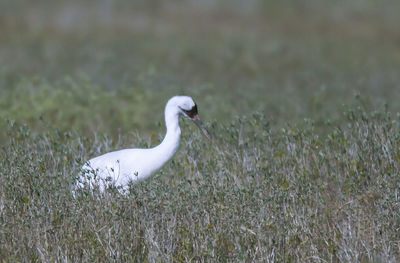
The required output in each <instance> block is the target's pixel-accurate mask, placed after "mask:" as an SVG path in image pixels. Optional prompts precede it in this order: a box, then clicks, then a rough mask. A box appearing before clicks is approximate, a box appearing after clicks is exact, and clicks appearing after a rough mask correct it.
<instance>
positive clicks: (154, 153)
mask: <svg viewBox="0 0 400 263" xmlns="http://www.w3.org/2000/svg"><path fill="white" fill-rule="evenodd" d="M179 115H183V116H185V117H187V118H189V119H192V120H193V121H194V122H195V123H196V124H197V125H198V126H199V127H200V128H201V129H202V130H203V132H204V134H205V135H206V136H207V137H208V136H209V135H208V132H207V130H206V129H205V128H204V127H203V125H202V122H201V121H200V119H199V118H198V115H197V106H196V104H195V103H194V101H193V99H192V98H190V97H187V96H175V97H172V98H171V99H170V100H169V101H168V102H167V105H166V107H165V124H166V128H167V133H166V135H165V138H164V139H163V141H162V142H161V144H160V145H158V146H156V147H154V148H149V149H124V150H119V151H115V152H110V153H106V154H103V155H101V156H98V157H95V158H93V159H90V160H89V161H87V162H86V164H85V165H84V166H83V167H82V171H81V174H80V176H79V181H78V186H79V187H83V186H85V185H89V186H90V187H93V186H95V185H98V186H99V188H100V189H101V190H103V189H104V188H107V187H108V186H110V185H112V186H117V187H122V188H123V189H125V188H126V187H127V186H128V184H129V183H130V182H132V183H136V182H138V181H141V180H143V179H146V178H147V177H149V176H150V175H152V174H153V173H154V172H155V171H157V170H158V169H160V168H161V167H162V166H163V165H164V164H165V163H166V162H167V161H168V160H169V159H171V158H172V156H173V155H174V154H175V152H176V150H177V149H178V146H179V140H180V135H181V130H180V128H179Z"/></svg>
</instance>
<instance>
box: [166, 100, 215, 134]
mask: <svg viewBox="0 0 400 263" xmlns="http://www.w3.org/2000/svg"><path fill="white" fill-rule="evenodd" d="M171 100H174V101H175V102H176V106H177V107H178V110H179V114H180V115H182V116H184V117H186V118H188V119H191V120H192V121H193V122H194V123H195V124H196V125H197V127H199V128H200V130H201V131H202V132H203V134H204V135H205V136H206V137H207V138H208V139H210V138H211V136H210V133H209V132H208V131H207V129H206V128H205V126H204V124H203V122H202V121H201V120H200V118H199V113H198V111H197V105H196V103H195V102H194V100H193V99H192V98H191V97H189V96H175V97H173V98H171ZM171 100H170V101H171Z"/></svg>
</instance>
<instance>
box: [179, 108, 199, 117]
mask: <svg viewBox="0 0 400 263" xmlns="http://www.w3.org/2000/svg"><path fill="white" fill-rule="evenodd" d="M182 110H183V112H185V113H186V115H187V116H189V118H191V119H193V117H194V116H196V115H197V105H196V104H195V105H194V106H193V107H192V109H191V110H184V109H182Z"/></svg>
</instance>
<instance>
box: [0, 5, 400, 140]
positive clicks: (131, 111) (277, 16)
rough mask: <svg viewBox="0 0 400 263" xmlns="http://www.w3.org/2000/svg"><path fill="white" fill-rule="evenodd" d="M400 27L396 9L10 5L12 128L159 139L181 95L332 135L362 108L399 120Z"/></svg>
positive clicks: (223, 115) (220, 109) (4, 62)
mask: <svg viewBox="0 0 400 263" xmlns="http://www.w3.org/2000/svg"><path fill="white" fill-rule="evenodd" d="M399 13H400V2H399V1H396V0H384V1H373V0H355V1H345V0H335V1H315V0H309V1H303V0H300V1H299V0H296V1H294V0H293V1H290V0H286V1H270V0H265V1H262V0H259V1H257V0H251V1H239V0H237V1H223V0H220V1H210V0H203V1H194V0H192V1H168V2H167V1H156V0H152V1H113V0H101V1H90V0H87V1H77V0H76V1H56V2H54V1H47V0H41V1H34V2H32V1H28V0H25V1H24V0H20V1H2V2H1V3H0V32H1V34H0V118H1V119H12V120H17V121H18V122H20V123H27V124H28V125H29V126H30V127H31V128H32V129H33V130H36V131H41V130H42V127H48V126H52V127H57V128H59V129H61V130H71V129H72V130H75V131H77V132H79V133H81V134H87V135H90V134H93V132H101V133H102V132H104V133H107V134H110V135H112V136H116V135H117V134H120V133H126V132H130V131H139V132H140V133H142V134H149V133H152V132H160V127H159V126H160V124H162V123H163V115H162V110H163V107H164V104H165V102H166V100H167V99H168V98H169V97H170V96H172V95H175V94H187V95H191V96H193V97H194V98H195V100H196V101H197V103H198V104H199V110H200V114H201V115H202V116H203V119H205V120H208V121H217V122H221V123H230V122H231V119H232V118H233V117H234V116H238V115H240V116H241V115H249V114H251V113H253V112H255V111H261V112H265V113H266V115H267V116H268V118H269V119H270V121H271V123H272V125H276V127H280V126H281V125H282V124H285V123H293V122H298V121H301V120H303V119H304V118H312V119H314V120H315V121H316V125H317V127H320V128H321V129H322V130H325V128H324V127H325V124H326V122H340V121H341V119H342V115H341V112H342V111H343V105H344V104H353V103H354V97H355V96H358V95H360V100H359V101H358V102H357V103H361V104H362V106H363V107H365V108H366V109H369V110H373V109H376V108H382V107H383V106H384V105H385V104H386V105H387V107H388V108H389V110H391V111H395V112H396V111H399V110H400V103H398V101H399V100H398V98H399V96H400V87H399V85H400V84H399V83H400V74H399V68H400V31H399V30H398V25H399V24H400V16H399V15H398V14H399ZM1 125H2V126H1V127H2V130H4V125H5V122H4V121H2V123H1ZM1 127H0V128H1ZM1 138H2V140H3V141H4V139H6V137H5V135H4V133H3V134H2V136H1Z"/></svg>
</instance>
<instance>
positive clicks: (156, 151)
mask: <svg viewBox="0 0 400 263" xmlns="http://www.w3.org/2000/svg"><path fill="white" fill-rule="evenodd" d="M165 125H166V127H167V133H166V135H165V137H164V139H163V141H162V142H161V144H160V145H158V146H156V147H154V148H153V149H152V155H153V157H154V158H153V159H154V160H156V161H157V163H156V165H155V167H154V168H155V170H156V169H159V168H161V167H162V166H163V165H164V164H165V163H166V162H167V161H168V160H169V159H171V158H172V156H174V154H175V152H176V150H177V149H178V146H179V140H180V136H181V129H180V128H179V113H178V111H177V110H176V109H175V108H174V107H168V105H167V107H166V108H165Z"/></svg>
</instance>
